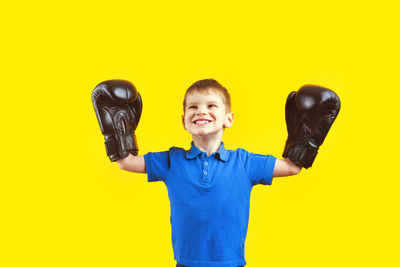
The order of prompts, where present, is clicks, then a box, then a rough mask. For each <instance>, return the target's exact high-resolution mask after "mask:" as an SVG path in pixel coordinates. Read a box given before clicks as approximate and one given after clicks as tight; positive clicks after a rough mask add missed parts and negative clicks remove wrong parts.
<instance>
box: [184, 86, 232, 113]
mask: <svg viewBox="0 0 400 267" xmlns="http://www.w3.org/2000/svg"><path fill="white" fill-rule="evenodd" d="M209 91H212V92H216V93H217V94H219V95H220V96H221V98H222V102H223V103H224V104H225V111H226V113H230V112H231V96H230V95H229V93H228V90H227V89H226V88H225V87H223V86H222V85H221V84H220V83H219V82H217V81H216V80H214V79H203V80H199V81H197V82H195V83H194V84H192V85H191V86H190V87H189V88H188V89H187V90H186V93H185V97H184V99H183V112H185V108H186V96H187V95H189V94H191V93H194V92H199V93H205V92H209Z"/></svg>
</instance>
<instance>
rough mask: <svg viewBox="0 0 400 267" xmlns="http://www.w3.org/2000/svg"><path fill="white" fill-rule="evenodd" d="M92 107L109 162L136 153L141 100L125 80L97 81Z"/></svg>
mask: <svg viewBox="0 0 400 267" xmlns="http://www.w3.org/2000/svg"><path fill="white" fill-rule="evenodd" d="M92 102H93V107H94V110H95V112H96V116H97V120H98V122H99V125H100V129H101V132H102V134H103V135H104V139H105V146H106V152H107V156H108V157H109V158H110V160H111V161H117V160H118V159H122V158H125V157H127V156H128V155H129V153H132V154H133V155H134V156H136V155H137V154H138V145H137V142H136V136H135V130H136V127H137V126H138V123H139V120H140V115H141V114H142V99H141V97H140V94H139V93H138V92H137V90H136V88H135V86H134V85H133V84H132V83H130V82H128V81H125V80H109V81H104V82H102V83H100V84H99V85H97V86H96V88H94V90H93V92H92Z"/></svg>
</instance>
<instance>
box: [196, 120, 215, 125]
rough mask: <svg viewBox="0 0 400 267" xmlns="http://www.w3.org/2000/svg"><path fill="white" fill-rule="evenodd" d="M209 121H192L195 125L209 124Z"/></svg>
mask: <svg viewBox="0 0 400 267" xmlns="http://www.w3.org/2000/svg"><path fill="white" fill-rule="evenodd" d="M210 122H211V121H209V120H196V121H194V122H193V123H194V124H196V125H205V124H209V123H210Z"/></svg>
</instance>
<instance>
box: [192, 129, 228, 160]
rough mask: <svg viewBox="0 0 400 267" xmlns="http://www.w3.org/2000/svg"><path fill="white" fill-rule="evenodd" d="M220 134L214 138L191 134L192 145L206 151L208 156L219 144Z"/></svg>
mask: <svg viewBox="0 0 400 267" xmlns="http://www.w3.org/2000/svg"><path fill="white" fill-rule="evenodd" d="M221 141H222V134H221V136H216V137H214V138H210V137H207V136H193V143H194V145H195V146H196V147H197V148H198V149H200V150H201V151H204V152H206V153H207V156H210V155H211V154H212V153H215V152H217V151H218V149H219V147H220V146H221Z"/></svg>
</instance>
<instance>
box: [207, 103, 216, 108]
mask: <svg viewBox="0 0 400 267" xmlns="http://www.w3.org/2000/svg"><path fill="white" fill-rule="evenodd" d="M216 107H218V106H217V105H215V104H210V105H208V108H216Z"/></svg>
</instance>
